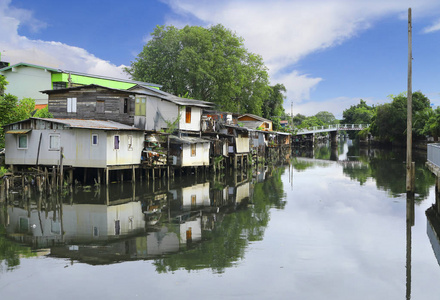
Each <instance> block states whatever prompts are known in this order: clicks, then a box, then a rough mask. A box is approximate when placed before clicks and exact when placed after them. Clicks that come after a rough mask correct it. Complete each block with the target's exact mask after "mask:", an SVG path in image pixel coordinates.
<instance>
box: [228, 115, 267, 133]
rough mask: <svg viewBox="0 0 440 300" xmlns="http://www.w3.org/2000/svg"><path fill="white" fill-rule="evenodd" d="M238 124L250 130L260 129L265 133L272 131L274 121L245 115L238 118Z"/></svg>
mask: <svg viewBox="0 0 440 300" xmlns="http://www.w3.org/2000/svg"><path fill="white" fill-rule="evenodd" d="M237 120H238V122H239V123H242V124H243V126H244V127H247V128H249V129H258V130H264V131H272V130H273V129H272V128H273V127H272V121H271V120H268V119H265V118H263V117H260V116H257V115H253V114H244V115H241V116H239V117H238V119H237Z"/></svg>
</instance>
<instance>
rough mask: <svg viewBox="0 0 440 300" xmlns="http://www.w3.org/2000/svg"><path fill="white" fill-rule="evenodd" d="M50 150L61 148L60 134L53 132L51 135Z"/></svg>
mask: <svg viewBox="0 0 440 300" xmlns="http://www.w3.org/2000/svg"><path fill="white" fill-rule="evenodd" d="M49 150H54V151H57V150H60V135H59V134H51V135H49Z"/></svg>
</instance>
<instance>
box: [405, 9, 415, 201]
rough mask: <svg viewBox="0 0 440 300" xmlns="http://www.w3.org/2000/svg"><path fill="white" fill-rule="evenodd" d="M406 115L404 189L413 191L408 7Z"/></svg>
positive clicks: (410, 40)
mask: <svg viewBox="0 0 440 300" xmlns="http://www.w3.org/2000/svg"><path fill="white" fill-rule="evenodd" d="M407 97H408V99H407V117H406V126H407V128H406V191H407V192H414V186H413V184H412V183H413V178H412V174H413V172H412V25H411V8H408V91H407Z"/></svg>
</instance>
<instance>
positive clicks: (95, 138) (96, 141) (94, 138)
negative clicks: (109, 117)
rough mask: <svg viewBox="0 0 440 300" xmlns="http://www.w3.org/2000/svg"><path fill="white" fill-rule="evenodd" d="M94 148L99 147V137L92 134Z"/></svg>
mask: <svg viewBox="0 0 440 300" xmlns="http://www.w3.org/2000/svg"><path fill="white" fill-rule="evenodd" d="M92 146H98V135H97V134H92Z"/></svg>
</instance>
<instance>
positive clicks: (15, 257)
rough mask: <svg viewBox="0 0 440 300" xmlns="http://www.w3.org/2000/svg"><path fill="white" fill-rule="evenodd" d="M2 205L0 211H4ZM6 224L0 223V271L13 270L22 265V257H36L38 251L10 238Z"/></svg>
mask: <svg viewBox="0 0 440 300" xmlns="http://www.w3.org/2000/svg"><path fill="white" fill-rule="evenodd" d="M3 208H4V207H2V206H0V213H3ZM5 235H6V230H5V228H4V226H2V225H0V273H3V272H5V271H12V270H14V269H16V268H17V267H18V266H19V265H20V257H34V256H36V253H34V252H32V251H31V248H29V247H23V246H20V245H18V244H17V243H14V242H12V241H10V240H8V239H7V238H6V237H5ZM4 266H5V267H6V268H4Z"/></svg>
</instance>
